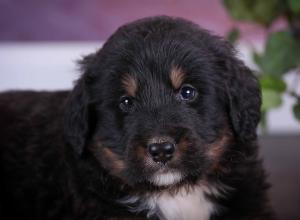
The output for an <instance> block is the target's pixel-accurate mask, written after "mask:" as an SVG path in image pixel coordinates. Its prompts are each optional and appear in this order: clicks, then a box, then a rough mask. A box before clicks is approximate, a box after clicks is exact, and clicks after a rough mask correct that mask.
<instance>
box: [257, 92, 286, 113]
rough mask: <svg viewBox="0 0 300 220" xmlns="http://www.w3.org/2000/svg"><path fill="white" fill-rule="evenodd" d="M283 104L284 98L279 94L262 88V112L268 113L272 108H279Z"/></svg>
mask: <svg viewBox="0 0 300 220" xmlns="http://www.w3.org/2000/svg"><path fill="white" fill-rule="evenodd" d="M281 104H282V98H281V95H280V93H279V92H276V91H274V90H270V89H263V88H262V106H261V110H262V111H263V112H267V111H268V110H270V109H272V108H278V107H279V106H281Z"/></svg>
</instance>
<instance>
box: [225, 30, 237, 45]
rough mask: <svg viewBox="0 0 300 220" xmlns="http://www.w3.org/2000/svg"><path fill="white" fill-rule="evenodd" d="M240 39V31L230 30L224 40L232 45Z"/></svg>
mask: <svg viewBox="0 0 300 220" xmlns="http://www.w3.org/2000/svg"><path fill="white" fill-rule="evenodd" d="M239 38H240V31H239V29H237V28H232V29H231V30H230V31H229V32H228V33H227V36H226V39H227V40H228V41H229V42H230V43H232V44H234V43H235V42H236V41H237V40H238V39H239Z"/></svg>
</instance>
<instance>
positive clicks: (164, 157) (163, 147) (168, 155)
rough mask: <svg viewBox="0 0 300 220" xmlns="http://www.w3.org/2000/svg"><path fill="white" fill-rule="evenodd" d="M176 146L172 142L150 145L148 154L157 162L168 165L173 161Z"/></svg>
mask: <svg viewBox="0 0 300 220" xmlns="http://www.w3.org/2000/svg"><path fill="white" fill-rule="evenodd" d="M174 151H175V145H174V144H173V143H171V142H163V143H151V144H149V145H148V152H149V153H150V155H151V157H152V159H153V160H154V161H155V162H160V163H164V164H165V163H166V162H168V161H169V160H171V159H172V157H173V153H174Z"/></svg>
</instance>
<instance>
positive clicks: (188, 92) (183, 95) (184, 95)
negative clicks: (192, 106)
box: [179, 85, 197, 101]
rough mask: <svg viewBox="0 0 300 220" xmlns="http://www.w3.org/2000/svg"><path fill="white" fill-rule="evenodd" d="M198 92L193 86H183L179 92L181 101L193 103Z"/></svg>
mask: <svg viewBox="0 0 300 220" xmlns="http://www.w3.org/2000/svg"><path fill="white" fill-rule="evenodd" d="M196 95H197V90H196V89H195V88H194V87H193V86H191V85H183V86H182V87H181V88H180V90H179V96H180V99H181V100H184V101H193V100H194V99H195V98H196Z"/></svg>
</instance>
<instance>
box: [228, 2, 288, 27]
mask: <svg viewBox="0 0 300 220" xmlns="http://www.w3.org/2000/svg"><path fill="white" fill-rule="evenodd" d="M223 3H224V5H225V7H226V8H227V9H228V11H229V13H230V15H231V16H232V17H233V18H234V19H237V20H241V21H251V22H256V23H259V24H261V25H264V26H269V25H270V24H271V23H272V22H273V21H274V20H275V18H276V17H277V16H278V15H279V14H280V12H281V8H282V7H281V2H280V0H223Z"/></svg>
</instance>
